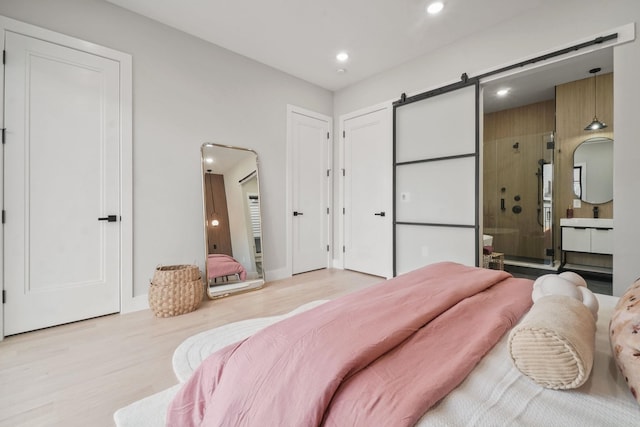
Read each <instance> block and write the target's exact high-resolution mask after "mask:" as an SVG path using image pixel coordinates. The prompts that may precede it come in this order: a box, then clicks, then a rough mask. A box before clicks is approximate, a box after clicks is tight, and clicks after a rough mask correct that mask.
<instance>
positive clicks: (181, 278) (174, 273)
mask: <svg viewBox="0 0 640 427" xmlns="http://www.w3.org/2000/svg"><path fill="white" fill-rule="evenodd" d="M198 279H200V270H199V269H198V266H196V265H161V266H159V267H157V268H156V271H155V273H153V279H152V280H151V282H152V283H153V284H154V285H158V286H164V285H175V284H177V283H185V282H193V281H194V280H198Z"/></svg>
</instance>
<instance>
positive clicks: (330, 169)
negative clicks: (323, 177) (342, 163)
mask: <svg viewBox="0 0 640 427" xmlns="http://www.w3.org/2000/svg"><path fill="white" fill-rule="evenodd" d="M330 170H331V169H327V178H329V171H330Z"/></svg>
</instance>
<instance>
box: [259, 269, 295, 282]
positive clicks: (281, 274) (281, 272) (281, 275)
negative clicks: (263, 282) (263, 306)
mask: <svg viewBox="0 0 640 427" xmlns="http://www.w3.org/2000/svg"><path fill="white" fill-rule="evenodd" d="M264 275H265V277H266V278H267V283H268V282H273V281H274V280H280V279H287V278H289V277H291V274H290V273H289V270H288V269H287V268H286V267H285V268H279V269H277V270H270V271H265V274H264Z"/></svg>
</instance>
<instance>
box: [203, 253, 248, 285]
mask: <svg viewBox="0 0 640 427" xmlns="http://www.w3.org/2000/svg"><path fill="white" fill-rule="evenodd" d="M233 274H238V275H239V276H240V280H246V279H247V270H245V268H244V267H243V266H242V264H240V263H239V262H238V261H236V260H235V259H234V258H233V257H230V256H229V255H225V254H209V255H208V256H207V275H208V276H209V279H213V278H214V277H224V276H231V275H233Z"/></svg>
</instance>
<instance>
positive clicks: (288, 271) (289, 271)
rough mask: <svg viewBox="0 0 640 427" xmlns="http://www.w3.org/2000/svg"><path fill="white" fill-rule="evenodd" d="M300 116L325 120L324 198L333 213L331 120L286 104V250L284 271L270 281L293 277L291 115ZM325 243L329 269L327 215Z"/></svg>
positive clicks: (329, 226) (330, 229)
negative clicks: (327, 133)
mask: <svg viewBox="0 0 640 427" xmlns="http://www.w3.org/2000/svg"><path fill="white" fill-rule="evenodd" d="M294 113H295V114H301V115H304V116H308V117H312V118H314V119H318V120H325V121H326V122H327V123H328V128H329V141H328V144H329V146H328V150H327V157H328V158H327V165H328V167H329V168H330V171H331V172H330V175H329V182H328V183H327V194H325V197H326V203H327V206H328V207H329V209H330V212H333V208H332V206H333V203H332V200H333V199H332V197H331V195H332V194H333V176H334V173H333V172H334V171H333V167H332V165H333V161H332V159H333V135H332V129H333V119H332V118H331V117H329V116H325V115H324V114H321V113H317V112H315V111H311V110H307V109H305V108H302V107H298V106H295V105H291V104H287V152H286V155H287V168H286V177H285V182H286V183H287V184H286V185H287V191H286V202H285V216H286V218H287V219H286V224H285V227H286V238H287V245H286V246H287V249H286V256H287V259H286V265H285V270H284V271H283V272H282V275H281V276H280V275H278V274H276V275H275V276H276V277H273V276H274V273H273V272H272V273H271V275H270V278H271V280H277V279H280V278H285V277H291V276H292V275H293V250H292V244H293V216H292V215H291V212H292V211H293V207H292V205H293V177H292V175H293V127H292V123H293V121H292V115H293V114H294ZM327 216H328V218H327V221H328V223H327V233H328V236H327V242H328V244H329V247H330V248H332V250H330V251H329V252H327V264H326V265H327V267H329V266H330V265H331V254H332V252H333V251H334V249H333V220H332V218H333V215H327Z"/></svg>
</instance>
